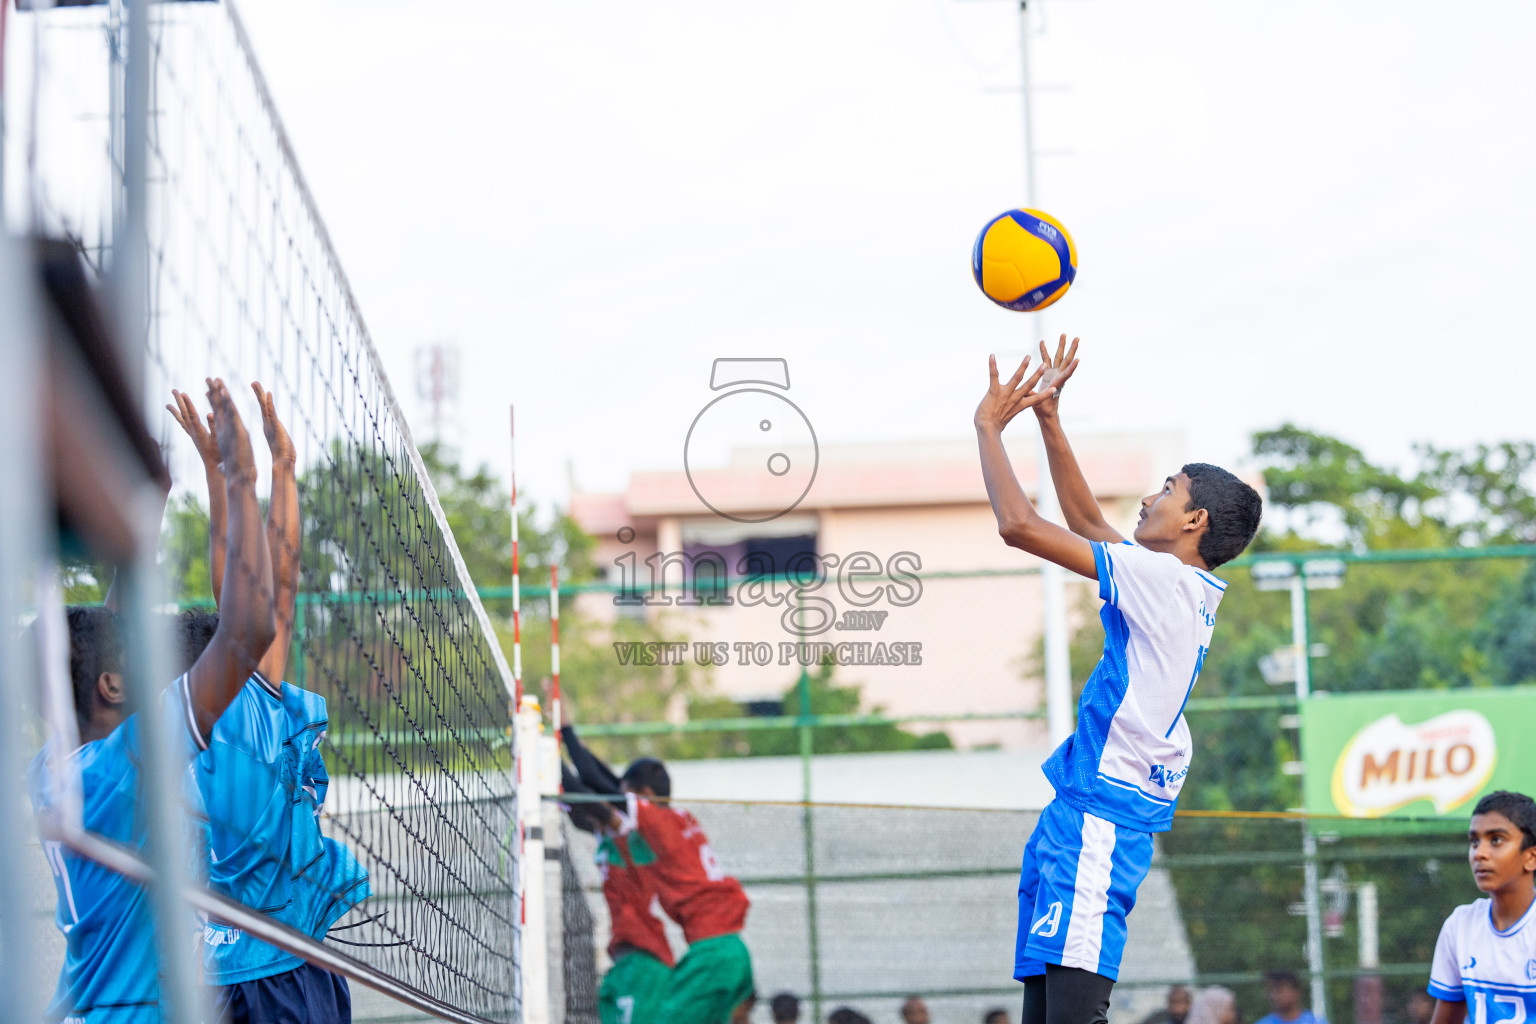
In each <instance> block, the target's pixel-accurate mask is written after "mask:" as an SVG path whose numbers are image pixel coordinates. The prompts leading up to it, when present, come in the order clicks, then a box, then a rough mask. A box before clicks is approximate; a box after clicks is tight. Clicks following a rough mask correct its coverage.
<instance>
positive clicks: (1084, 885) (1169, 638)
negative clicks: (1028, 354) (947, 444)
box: [975, 335, 1261, 1024]
mask: <svg viewBox="0 0 1536 1024" xmlns="http://www.w3.org/2000/svg"><path fill="white" fill-rule="evenodd" d="M1065 349H1066V336H1065V335H1063V336H1062V339H1061V342H1060V344H1059V345H1058V346H1057V349H1056V355H1055V357H1054V358H1052V357H1051V355H1050V353H1049V352H1048V351H1047V350H1046V347H1045V343H1044V342H1042V343H1041V345H1040V356H1041V366H1040V368H1039V369H1037V370H1036V371H1035V372H1034V374H1033V375H1032V376H1030V377H1029V378H1028V379H1025V372H1026V371H1027V370H1028V368H1029V362H1030V360H1029V359H1028V358H1026V359H1025V360H1024V362H1023V364H1022V365H1020V366H1019V369H1018V372H1016V373H1015V374H1014V375H1013V377H1012V378H1011V379H1010V380H1008V381H1006V382H1000V381H999V380H998V374H997V360H996V358H993V359H992V361H991V384H990V386H989V387H988V389H987V394H986V397H984V398H983V399H982V400H981V404H980V405H979V406H978V407H977V409H976V420H975V422H976V432H977V438H978V442H979V444H980V447H981V467H982V476H983V477H984V478H985V480H986V485H987V495H988V497H989V498H990V499H991V501H992V511H993V513H994V514H995V515H996V516H997V524H998V530H999V532H1000V533H1001V534H1002V536H1003V539H1004V540H1005V541H1007V542H1008V544H1010V545H1011V546H1013V547H1016V548H1021V549H1022V550H1024V551H1027V552H1029V553H1030V554H1033V555H1037V556H1039V557H1041V558H1044V559H1047V560H1049V561H1052V562H1055V563H1056V564H1057V565H1060V566H1062V567H1064V568H1067V569H1070V570H1072V571H1073V572H1075V573H1077V574H1079V575H1080V576H1085V577H1087V578H1088V579H1091V580H1097V581H1098V584H1099V599H1100V600H1102V601H1103V602H1104V608H1103V611H1102V612H1101V613H1100V618H1101V619H1102V620H1103V623H1104V654H1103V657H1102V658H1100V660H1099V664H1098V667H1097V668H1095V669H1094V672H1093V675H1092V676H1091V677H1090V678H1089V680H1088V684H1087V686H1086V687H1085V688H1084V690H1083V695H1082V698H1081V700H1080V701H1079V702H1078V709H1077V728H1076V730H1075V731H1074V732H1073V734H1072V735H1071V736H1069V737H1067V739H1066V740H1065V741H1064V742H1063V743H1062V744H1061V746H1060V747H1058V748H1057V749H1056V751H1055V752H1054V753H1053V754H1052V755H1051V756H1050V758H1049V760H1047V761H1046V762H1045V765H1044V769H1045V774H1046V777H1047V778H1048V779H1049V780H1050V782H1051V785H1052V786H1053V787H1054V788H1055V790H1056V798H1055V799H1054V800H1052V801H1051V803H1050V804H1049V805H1048V806H1047V807H1046V808H1045V810H1044V811H1043V812H1041V815H1040V820H1039V822H1038V823H1037V824H1036V826H1035V830H1034V833H1033V834H1032V835H1031V836H1030V837H1029V842H1028V844H1027V845H1026V846H1025V848H1024V866H1023V871H1022V873H1021V877H1020V880H1019V934H1018V945H1017V950H1016V953H1015V956H1014V977H1015V978H1017V979H1019V980H1020V981H1022V982H1024V1018H1023V1021H1024V1024H1103V1022H1104V1021H1105V1020H1106V1019H1107V1014H1108V1010H1109V995H1110V990H1111V989H1112V988H1113V986H1114V982H1115V979H1116V977H1118V975H1119V970H1120V957H1121V953H1122V952H1123V950H1124V948H1125V921H1126V916H1127V915H1128V914H1129V913H1130V912H1131V907H1132V906H1133V905H1134V904H1135V902H1136V890H1137V887H1138V886H1140V884H1141V881H1142V879H1143V878H1145V877H1146V874H1147V870H1148V868H1149V867H1150V866H1151V863H1152V835H1153V833H1156V832H1164V831H1167V830H1168V828H1169V827H1170V825H1171V824H1172V820H1173V809H1174V805H1175V804H1176V803H1177V801H1178V797H1179V790H1180V788H1181V787H1182V786H1183V783H1184V779H1185V776H1186V773H1187V772H1188V771H1189V761H1190V736H1189V727H1188V725H1187V724H1186V723H1185V721H1184V704H1185V702H1186V701H1187V700H1188V699H1189V694H1190V692H1191V691H1192V690H1193V689H1194V686H1195V680H1196V678H1197V677H1198V676H1199V674H1200V666H1201V665H1202V664H1203V663H1204V661H1205V655H1206V651H1207V650H1209V649H1210V645H1211V633H1212V630H1213V629H1214V627H1215V624H1216V608H1217V606H1218V605H1219V604H1220V603H1221V595H1222V591H1223V590H1225V589H1226V584H1225V583H1223V582H1222V581H1221V580H1219V579H1217V578H1216V577H1215V576H1213V575H1211V570H1212V569H1214V568H1216V567H1217V566H1218V565H1221V564H1222V563H1223V562H1227V561H1230V560H1231V559H1233V558H1235V557H1237V556H1238V555H1239V554H1240V553H1242V550H1243V549H1244V548H1245V547H1247V546H1248V543H1249V541H1251V540H1252V539H1253V536H1254V534H1255V533H1256V532H1257V530H1258V527H1259V515H1260V511H1261V501H1260V499H1259V495H1258V493H1257V492H1255V491H1254V489H1253V488H1252V487H1249V486H1248V485H1247V484H1245V483H1243V482H1242V481H1241V480H1239V479H1237V478H1236V477H1235V476H1233V475H1232V474H1231V473H1228V472H1227V471H1226V470H1223V469H1219V468H1217V467H1216V466H1210V465H1205V464H1203V463H1194V464H1191V465H1187V466H1185V467H1184V468H1183V469H1182V470H1180V471H1179V472H1178V473H1177V474H1175V475H1173V476H1170V477H1168V479H1167V480H1165V481H1164V483H1163V486H1162V487H1161V488H1160V489H1159V490H1158V491H1157V493H1155V494H1150V495H1148V496H1147V497H1145V498H1143V499H1142V501H1141V515H1140V519H1139V520H1138V522H1137V525H1136V530H1135V534H1134V542H1132V541H1127V540H1126V539H1125V538H1123V537H1121V536H1120V534H1119V533H1117V532H1116V531H1115V530H1114V529H1113V528H1111V527H1110V526H1109V524H1108V523H1107V522H1105V520H1104V515H1103V513H1102V512H1101V511H1100V509H1099V506H1098V502H1097V501H1095V500H1094V497H1093V492H1092V490H1090V489H1089V487H1088V483H1087V481H1086V480H1084V478H1083V474H1082V470H1081V469H1079V468H1078V465H1077V460H1076V458H1075V457H1074V456H1073V454H1072V448H1071V446H1070V445H1068V444H1067V439H1066V435H1065V434H1064V433H1062V429H1061V423H1060V420H1059V418H1058V416H1057V408H1058V405H1059V403H1060V395H1061V388H1062V385H1063V384H1065V383H1066V381H1067V379H1068V378H1069V377H1070V376H1071V375H1072V373H1073V372H1074V371H1075V370H1076V369H1077V358H1076V356H1077V342H1076V341H1074V342H1073V343H1072V350H1071V351H1070V352H1066V351H1065ZM1036 385H1040V387H1039V390H1036ZM1029 408H1033V409H1034V410H1035V415H1036V418H1037V420H1038V422H1039V424H1040V430H1041V433H1042V434H1043V436H1044V439H1045V447H1046V453H1047V458H1048V459H1049V461H1050V466H1051V477H1052V479H1053V480H1054V481H1055V485H1056V494H1057V497H1058V498H1059V499H1060V502H1061V510H1062V514H1063V516H1064V517H1065V518H1066V521H1067V526H1068V527H1069V529H1065V530H1064V529H1062V528H1061V527H1059V526H1057V525H1055V524H1054V523H1051V522H1049V521H1048V520H1046V519H1043V518H1041V516H1040V515H1039V514H1038V513H1037V512H1036V511H1035V508H1034V506H1033V505H1032V504H1030V501H1029V499H1028V498H1027V497H1025V495H1024V491H1023V489H1022V488H1021V487H1020V486H1019V482H1018V480H1017V478H1015V476H1014V474H1013V467H1012V466H1011V465H1010V464H1009V461H1008V456H1007V453H1006V452H1005V451H1004V449H1003V441H1002V433H1003V428H1004V427H1006V426H1007V425H1008V423H1009V422H1010V421H1011V420H1012V419H1013V418H1014V417H1015V416H1017V415H1018V414H1019V413H1020V412H1022V411H1023V410H1025V409H1029Z"/></svg>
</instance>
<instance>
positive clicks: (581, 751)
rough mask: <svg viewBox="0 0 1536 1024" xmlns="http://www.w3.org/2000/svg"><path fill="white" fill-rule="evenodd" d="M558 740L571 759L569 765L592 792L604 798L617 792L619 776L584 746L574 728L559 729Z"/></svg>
mask: <svg viewBox="0 0 1536 1024" xmlns="http://www.w3.org/2000/svg"><path fill="white" fill-rule="evenodd" d="M560 738H561V740H562V741H564V743H565V750H566V753H567V754H569V755H570V757H571V763H572V764H573V765H575V766H576V773H577V775H578V776H579V777H580V778H581V781H582V783H584V784H585V785H586V786H587V787H588V788H589V789H590V790H591V791H592V792H594V793H601V794H603V795H604V796H609V795H611V794H614V793H617V792H619V788H620V787H619V776H618V773H616V772H615V771H614V770H613V769H612V768H610V767H608V765H606V764H604V763H603V760H602V759H601V758H599V757H598V756H597V755H596V754H594V753H592V751H590V750H588V749H587V746H586V744H584V743H582V742H581V738H580V737H578V736H577V735H576V727H575V726H572V725H567V726H564V727H563V728H561V730H560Z"/></svg>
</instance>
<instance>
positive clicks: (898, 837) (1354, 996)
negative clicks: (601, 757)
mask: <svg viewBox="0 0 1536 1024" xmlns="http://www.w3.org/2000/svg"><path fill="white" fill-rule="evenodd" d="M679 806H684V807H686V808H687V809H688V810H689V811H691V812H693V813H694V814H695V815H696V816H697V817H698V819H699V821H700V823H701V824H702V825H703V827H704V829H705V831H706V832H707V833H708V835H709V838H710V842H711V845H712V847H713V848H714V850H715V851H716V853H717V855H718V856H719V859H720V862H721V864H722V865H723V866H724V867H725V868H726V870H728V871H729V872H731V873H732V874H734V875H735V876H736V877H737V878H739V879H740V880H741V882H742V883H743V885H744V886H745V888H746V891H747V894H748V895H749V897H750V898H751V900H752V910H751V913H750V915H749V917H748V920H747V928H746V932H745V938H746V941H747V944H748V946H749V947H750V949H751V951H752V957H753V966H754V970H755V973H756V978H757V984H758V992H759V996H760V998H761V1002H760V1005H759V1007H758V1009H757V1011H756V1012H755V1013H754V1014H753V1017H752V1019H753V1020H754V1021H763V1022H766V1021H768V1020H769V1019H770V1018H769V1016H768V1013H767V1008H766V1001H767V999H768V998H769V997H771V996H772V995H774V994H775V993H778V992H781V991H787V992H791V993H794V994H795V995H797V996H798V997H800V998H801V1000H802V1001H804V1002H805V1003H806V1004H807V1005H806V1006H805V1009H804V1012H803V1014H802V1020H817V1021H822V1020H825V1019H826V1017H827V1015H828V1014H829V1013H830V1012H831V1011H832V1010H833V1009H834V1008H836V1007H838V1006H844V1005H847V1006H851V1007H853V1008H854V1009H857V1010H858V1011H860V1012H861V1013H863V1014H865V1015H866V1016H868V1017H869V1018H870V1019H871V1020H874V1021H896V1020H899V1019H900V1018H899V1007H900V1003H901V1001H902V999H903V998H904V997H906V996H908V995H920V996H922V997H923V999H924V1000H925V1002H926V1003H927V1005H928V1008H929V1011H930V1013H931V1014H932V1017H933V1020H934V1022H935V1024H980V1022H981V1021H982V1018H983V1015H984V1014H985V1013H986V1012H987V1011H988V1010H990V1009H993V1008H995V1007H1002V1008H1005V1009H1007V1011H1008V1015H1009V1019H1010V1020H1013V1021H1017V1020H1018V1019H1019V1007H1020V1001H1021V997H1022V988H1021V986H1019V985H1018V984H1017V983H1016V982H1014V981H1013V980H1012V977H1011V975H1012V961H1013V951H1014V939H1015V926H1016V918H1017V883H1018V872H1019V861H1020V857H1021V855H1022V852H1023V848H1024V843H1025V841H1026V840H1027V839H1028V837H1029V833H1030V830H1031V829H1032V828H1033V827H1034V823H1035V820H1036V817H1037V814H1036V813H1035V812H1031V811H976V810H951V809H941V808H905V807H868V806H848V805H799V804H761V803H713V802H709V803H706V802H679ZM1311 825H1312V828H1313V829H1314V832H1315V833H1316V835H1317V838H1318V842H1317V865H1318V872H1319V877H1320V879H1321V882H1320V885H1319V887H1318V889H1319V901H1320V906H1319V910H1320V913H1321V917H1322V921H1323V929H1324V939H1323V951H1324V960H1323V962H1324V977H1325V980H1326V991H1327V1007H1326V1010H1327V1013H1328V1015H1329V1017H1328V1019H1329V1020H1331V1021H1333V1022H1334V1024H1395V1022H1399V1021H1406V1020H1407V1019H1408V1018H1407V1016H1406V1014H1407V1001H1408V997H1409V995H1410V994H1411V993H1412V992H1415V991H1422V989H1423V987H1424V984H1425V982H1426V981H1427V978H1428V967H1429V960H1430V956H1431V954H1432V952H1433V949H1434V943H1435V938H1436V936H1437V934H1438V932H1439V928H1440V924H1441V922H1442V921H1443V920H1444V919H1445V916H1446V915H1447V914H1448V913H1450V911H1451V909H1452V908H1453V907H1455V906H1457V905H1458V904H1461V903H1466V902H1469V901H1471V900H1473V899H1476V898H1477V897H1478V896H1479V893H1478V892H1477V890H1476V889H1475V888H1474V886H1473V884H1472V880H1471V875H1470V872H1469V870H1468V868H1467V863H1466V849H1465V841H1464V840H1462V839H1461V838H1459V835H1458V828H1459V827H1461V826H1460V823H1459V822H1457V821H1446V822H1425V823H1424V824H1423V830H1422V831H1420V832H1412V833H1405V834H1401V835H1394V836H1390V837H1385V836H1376V837H1371V836H1353V835H1351V836H1343V835H1336V834H1334V833H1331V832H1330V831H1329V821H1327V820H1317V821H1314V822H1312V823H1311ZM1303 828H1304V823H1303V822H1302V821H1301V820H1299V819H1287V818H1284V817H1237V816H1234V817H1227V816H1218V817H1207V816H1181V817H1180V818H1179V819H1178V820H1177V821H1176V823H1175V825H1174V829H1173V831H1172V832H1170V833H1167V834H1165V835H1162V836H1159V837H1158V840H1157V844H1156V860H1155V862H1154V865H1153V868H1152V871H1151V873H1150V874H1149V876H1148V878H1147V880H1146V881H1145V882H1144V883H1143V885H1142V887H1141V889H1140V891H1139V894H1138V900H1137V905H1136V909H1135V910H1134V911H1133V913H1132V914H1131V917H1130V920H1129V937H1128V941H1127V948H1126V953H1125V959H1124V962H1123V966H1122V974H1121V980H1120V983H1119V984H1118V985H1117V986H1116V988H1115V995H1114V1000H1113V1003H1112V1005H1111V1010H1110V1019H1111V1022H1112V1024H1135V1022H1139V1021H1141V1020H1142V1019H1144V1018H1145V1017H1146V1016H1147V1015H1148V1014H1150V1013H1152V1012H1153V1011H1155V1010H1157V1009H1158V1008H1160V1007H1161V1006H1162V1005H1163V1002H1164V999H1165V996H1166V992H1167V989H1168V988H1169V986H1171V985H1173V984H1188V985H1192V986H1205V985H1213V984H1220V985H1224V986H1227V987H1229V988H1231V989H1232V990H1233V991H1234V992H1235V993H1236V995H1237V999H1238V1006H1239V1009H1240V1012H1241V1020H1243V1021H1253V1020H1256V1019H1257V1018H1258V1017H1260V1016H1263V1015H1264V1014H1265V1013H1267V1012H1269V1008H1268V1006H1267V1004H1266V1002H1265V998H1264V992H1263V986H1262V983H1261V977H1262V974H1263V972H1265V971H1267V970H1274V969H1285V970H1292V971H1295V972H1296V973H1297V974H1298V975H1300V976H1301V978H1302V979H1303V981H1304V982H1305V981H1307V980H1308V979H1309V978H1310V974H1309V973H1308V971H1307V954H1306V931H1307V926H1306V894H1305V886H1304V883H1303V879H1304V864H1305V857H1304V855H1303V852H1302V850H1303ZM563 840H564V842H565V844H566V845H565V850H564V852H563V854H562V872H561V873H562V875H563V883H564V884H563V889H564V893H563V896H562V897H561V898H562V899H563V913H562V914H561V915H560V917H561V919H562V921H563V928H564V934H563V936H562V937H561V940H560V941H561V944H562V946H563V952H564V956H563V959H564V966H565V976H564V979H563V988H564V991H565V1000H566V1006H565V1014H564V1018H563V1019H564V1020H566V1021H569V1022H572V1024H584V1022H588V1021H595V1020H596V1016H595V1013H594V1011H593V1007H594V1006H595V999H594V998H593V993H595V990H596V985H597V979H598V976H599V974H600V972H601V971H602V970H604V969H606V966H607V956H606V952H605V950H604V947H605V946H606V944H607V920H608V911H607V908H606V907H605V905H604V903H603V899H602V895H601V889H600V884H601V883H600V879H599V876H598V874H597V871H596V869H595V867H594V864H593V859H592V854H593V841H592V839H591V837H590V836H588V835H586V834H584V833H581V832H577V831H575V830H574V829H571V828H570V827H569V826H567V827H566V828H565V829H564V830H563ZM1369 884H1373V885H1374V886H1375V890H1376V900H1375V904H1376V907H1377V913H1376V915H1375V919H1374V921H1364V922H1362V920H1361V916H1360V913H1361V906H1362V904H1368V903H1369V901H1368V900H1367V901H1362V900H1361V899H1360V898H1359V895H1360V892H1361V887H1362V886H1363V885H1369ZM554 891H556V892H558V891H559V889H558V888H556V889H554ZM1368 912H1369V910H1368V907H1367V913H1368ZM1362 928H1364V929H1365V930H1367V931H1369V930H1370V929H1371V928H1374V929H1375V931H1376V934H1377V936H1378V943H1379V950H1380V954H1379V963H1378V964H1376V965H1375V966H1370V965H1367V966H1364V967H1363V966H1362V964H1361V962H1360V937H1361V930H1362ZM672 935H673V939H674V945H675V946H676V948H677V949H678V950H679V951H681V949H682V945H681V941H682V940H681V935H680V934H679V933H677V932H676V931H675V930H673V931H672Z"/></svg>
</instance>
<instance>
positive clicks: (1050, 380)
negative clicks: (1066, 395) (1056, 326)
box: [1035, 334, 1078, 416]
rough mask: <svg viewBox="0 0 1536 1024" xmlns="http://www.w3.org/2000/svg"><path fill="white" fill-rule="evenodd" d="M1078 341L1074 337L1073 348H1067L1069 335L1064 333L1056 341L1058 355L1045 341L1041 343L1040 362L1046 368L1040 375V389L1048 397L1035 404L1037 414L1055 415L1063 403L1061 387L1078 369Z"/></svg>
mask: <svg viewBox="0 0 1536 1024" xmlns="http://www.w3.org/2000/svg"><path fill="white" fill-rule="evenodd" d="M1077 343H1078V339H1077V338H1073V339H1072V349H1071V351H1068V350H1067V336H1066V335H1065V334H1063V335H1062V336H1061V340H1060V341H1058V342H1057V343H1056V355H1055V356H1054V357H1052V356H1051V353H1050V351H1049V350H1048V349H1047V348H1046V347H1045V342H1043V341H1042V342H1041V343H1040V362H1041V364H1042V368H1043V369H1044V370H1045V372H1044V373H1043V374H1041V375H1040V390H1041V391H1042V392H1045V394H1046V398H1045V399H1044V400H1043V401H1041V402H1040V403H1039V404H1037V405H1036V406H1035V415H1036V416H1054V415H1056V411H1057V409H1058V408H1059V406H1060V404H1061V388H1062V385H1064V384H1066V382H1067V380H1068V378H1070V377H1071V376H1072V374H1073V372H1074V371H1075V370H1076V369H1077Z"/></svg>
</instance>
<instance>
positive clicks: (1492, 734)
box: [1301, 687, 1536, 831]
mask: <svg viewBox="0 0 1536 1024" xmlns="http://www.w3.org/2000/svg"><path fill="white" fill-rule="evenodd" d="M1301 723H1302V730H1301V736H1302V758H1303V761H1304V763H1305V766H1306V773H1305V775H1304V776H1303V790H1304V794H1305V799H1306V808H1307V811H1308V812H1310V813H1313V814H1336V815H1342V816H1343V817H1346V818H1355V819H1359V820H1360V826H1351V827H1350V828H1349V831H1356V830H1358V829H1359V828H1360V827H1364V826H1366V824H1367V823H1375V825H1376V826H1377V827H1401V826H1395V825H1390V824H1389V820H1390V819H1401V818H1418V819H1424V818H1435V817H1445V818H1447V819H1448V820H1447V821H1446V822H1445V827H1447V828H1454V829H1458V830H1459V829H1463V828H1465V827H1466V819H1467V817H1468V816H1469V815H1470V814H1471V813H1472V807H1473V806H1474V805H1475V804H1476V803H1477V798H1478V797H1479V796H1482V795H1483V794H1484V793H1489V792H1491V791H1493V790H1495V789H1514V790H1519V791H1520V792H1524V793H1532V792H1533V791H1536V687H1505V688H1500V689H1493V690H1436V691H1425V690H1417V691H1408V692H1386V693H1368V694H1349V695H1340V696H1316V697H1312V698H1309V699H1308V700H1307V701H1306V702H1305V703H1303V705H1302V708H1301ZM1404 824H1406V823H1404Z"/></svg>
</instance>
